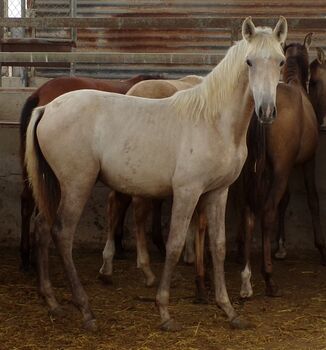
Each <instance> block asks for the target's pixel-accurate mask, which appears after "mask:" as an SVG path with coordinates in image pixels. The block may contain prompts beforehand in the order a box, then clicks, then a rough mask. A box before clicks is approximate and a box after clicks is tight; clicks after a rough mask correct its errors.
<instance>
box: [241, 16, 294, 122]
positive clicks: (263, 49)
mask: <svg viewBox="0 0 326 350" xmlns="http://www.w3.org/2000/svg"><path fill="white" fill-rule="evenodd" d="M242 36H243V38H244V39H245V40H246V41H247V43H248V49H247V54H246V63H247V65H248V71H249V87H250V90H251V92H252V94H253V98H254V101H255V112H256V114H257V116H258V119H259V121H260V122H261V123H264V124H270V123H272V122H273V120H274V119H275V117H276V88H277V84H278V81H279V78H280V70H281V67H282V66H283V64H284V61H285V57H284V53H283V49H282V45H283V44H284V42H285V39H286V36H287V22H286V19H285V18H284V17H282V16H281V17H280V19H279V21H278V23H277V24H276V27H275V29H274V30H273V31H272V29H271V28H265V27H263V28H261V27H258V28H256V27H255V26H254V24H253V23H252V21H251V18H247V19H246V20H245V21H244V22H243V25H242Z"/></svg>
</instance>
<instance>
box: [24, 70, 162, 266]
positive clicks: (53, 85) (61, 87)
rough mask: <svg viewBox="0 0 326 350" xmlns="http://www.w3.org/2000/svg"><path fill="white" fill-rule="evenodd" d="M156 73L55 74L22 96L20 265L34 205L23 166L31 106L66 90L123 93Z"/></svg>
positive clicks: (26, 253) (26, 262)
mask: <svg viewBox="0 0 326 350" xmlns="http://www.w3.org/2000/svg"><path fill="white" fill-rule="evenodd" d="M159 78H162V76H160V75H137V76H135V77H133V78H131V79H128V80H100V79H93V78H82V77H59V78H55V79H51V80H49V81H48V82H46V83H45V84H43V85H42V86H40V87H39V88H38V89H37V90H36V91H35V92H34V93H33V94H32V95H31V96H30V97H28V99H27V100H26V102H25V104H24V106H23V109H22V112H21V116H20V125H21V127H20V140H21V146H20V155H21V160H22V168H23V185H24V188H23V191H22V194H21V218H22V221H21V241H20V256H21V267H22V269H23V270H28V269H29V265H30V221H31V216H32V214H33V211H34V208H35V202H34V198H33V195H32V191H31V189H30V187H29V186H28V179H27V173H26V168H25V165H24V158H25V137H26V129H27V126H28V123H29V121H30V118H31V115H32V111H33V109H34V108H35V107H38V106H44V105H46V104H47V103H49V102H51V101H52V100H54V99H55V98H56V97H58V96H60V95H63V94H64V93H66V92H69V91H74V90H81V89H94V90H100V91H110V92H116V93H120V94H125V93H126V92H127V91H128V90H129V89H130V88H131V87H132V86H133V85H134V84H136V83H138V82H139V81H142V80H147V79H159Z"/></svg>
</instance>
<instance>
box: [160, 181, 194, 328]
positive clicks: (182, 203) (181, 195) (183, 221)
mask: <svg viewBox="0 0 326 350" xmlns="http://www.w3.org/2000/svg"><path fill="white" fill-rule="evenodd" d="M199 196H200V192H199V191H198V190H196V189H192V188H185V189H178V190H175V191H174V193H173V205H172V217H171V225H170V232H169V236H168V241H167V244H166V258H165V264H164V269H163V274H162V278H161V282H160V286H159V289H158V292H157V295H156V304H157V306H158V309H159V311H160V315H161V320H162V325H161V328H162V329H163V330H166V331H175V330H178V329H179V326H178V324H177V323H176V322H175V321H174V320H173V319H171V318H170V314H169V311H168V304H169V298H170V285H171V277H172V272H173V269H174V267H175V265H176V264H177V262H178V260H179V258H180V255H181V252H182V248H183V246H184V243H185V240H186V234H187V230H188V226H189V222H190V219H191V217H192V215H193V212H194V209H195V207H196V204H197V201H198V198H199Z"/></svg>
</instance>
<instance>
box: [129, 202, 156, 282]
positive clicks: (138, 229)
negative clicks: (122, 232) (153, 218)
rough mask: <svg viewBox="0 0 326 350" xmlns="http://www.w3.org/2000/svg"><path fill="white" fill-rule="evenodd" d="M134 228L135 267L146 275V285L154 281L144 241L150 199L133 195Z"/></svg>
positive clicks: (150, 206) (150, 204) (150, 205)
mask: <svg viewBox="0 0 326 350" xmlns="http://www.w3.org/2000/svg"><path fill="white" fill-rule="evenodd" d="M133 206H134V208H133V209H134V210H133V212H134V225H135V227H134V230H135V234H136V244H137V267H138V268H141V269H142V271H143V273H144V275H145V277H146V286H147V287H151V286H153V285H154V283H155V275H154V274H153V272H152V269H151V267H150V259H149V254H148V249H147V243H146V232H145V224H146V219H147V216H148V212H149V211H150V209H151V208H152V201H151V200H148V199H143V198H140V197H133Z"/></svg>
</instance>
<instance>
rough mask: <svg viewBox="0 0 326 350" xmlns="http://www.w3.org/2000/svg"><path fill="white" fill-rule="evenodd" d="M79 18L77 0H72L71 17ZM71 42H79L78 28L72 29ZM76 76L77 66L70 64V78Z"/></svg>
mask: <svg viewBox="0 0 326 350" xmlns="http://www.w3.org/2000/svg"><path fill="white" fill-rule="evenodd" d="M76 16H77V0H70V17H71V18H75V17H76ZM71 40H73V42H75V43H76V42H77V28H71ZM73 75H75V64H74V63H70V76H73Z"/></svg>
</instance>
